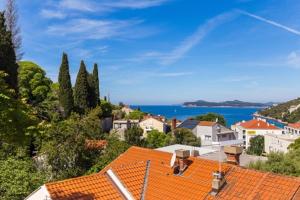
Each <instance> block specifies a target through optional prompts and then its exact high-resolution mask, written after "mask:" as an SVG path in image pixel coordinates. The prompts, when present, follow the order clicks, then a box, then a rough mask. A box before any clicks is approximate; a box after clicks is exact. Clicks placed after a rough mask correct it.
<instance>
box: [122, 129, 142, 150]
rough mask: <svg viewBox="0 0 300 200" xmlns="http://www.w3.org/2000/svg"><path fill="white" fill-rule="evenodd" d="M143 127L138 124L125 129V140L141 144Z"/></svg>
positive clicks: (132, 143)
mask: <svg viewBox="0 0 300 200" xmlns="http://www.w3.org/2000/svg"><path fill="white" fill-rule="evenodd" d="M143 132H144V131H143V129H141V128H140V127H138V126H132V127H131V128H129V129H127V130H126V131H125V141H126V142H127V143H128V144H130V145H137V146H142V144H143V139H142V136H143Z"/></svg>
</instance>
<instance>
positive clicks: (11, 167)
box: [0, 158, 46, 200]
mask: <svg viewBox="0 0 300 200" xmlns="http://www.w3.org/2000/svg"><path fill="white" fill-rule="evenodd" d="M0 169H1V170H0V200H7V199H9V200H20V199H24V198H25V197H26V196H28V195H29V194H30V193H31V192H32V191H34V190H35V189H36V188H38V187H39V186H41V185H42V184H43V183H44V182H45V181H46V179H45V176H44V175H43V174H42V173H41V172H38V171H37V169H36V168H35V167H34V164H33V162H32V160H31V159H30V158H27V159H15V158H8V159H6V160H0Z"/></svg>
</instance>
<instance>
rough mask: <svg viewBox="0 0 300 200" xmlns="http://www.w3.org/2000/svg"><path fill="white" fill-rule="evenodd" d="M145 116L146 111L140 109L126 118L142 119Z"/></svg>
mask: <svg viewBox="0 0 300 200" xmlns="http://www.w3.org/2000/svg"><path fill="white" fill-rule="evenodd" d="M144 116H145V113H143V112H142V111H140V110H134V111H132V112H130V113H129V114H128V115H127V116H126V118H127V119H142V118H143V117H144Z"/></svg>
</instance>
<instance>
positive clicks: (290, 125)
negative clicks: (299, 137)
mask: <svg viewBox="0 0 300 200" xmlns="http://www.w3.org/2000/svg"><path fill="white" fill-rule="evenodd" d="M288 126H289V127H292V128H295V129H300V122H297V123H294V124H288Z"/></svg>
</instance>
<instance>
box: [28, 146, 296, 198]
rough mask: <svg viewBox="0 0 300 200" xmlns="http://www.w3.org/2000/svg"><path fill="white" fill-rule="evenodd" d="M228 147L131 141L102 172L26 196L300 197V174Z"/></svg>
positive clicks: (73, 179) (237, 148) (47, 187)
mask: <svg viewBox="0 0 300 200" xmlns="http://www.w3.org/2000/svg"><path fill="white" fill-rule="evenodd" d="M224 150H225V151H226V154H227V156H228V157H227V163H219V162H218V161H211V160H206V159H203V158H199V157H194V156H191V155H190V152H189V151H188V150H182V149H178V150H176V151H175V153H173V154H172V153H167V152H162V151H157V150H153V149H145V148H140V147H131V148H129V149H128V150H127V151H126V152H125V153H123V154H122V155H120V156H119V157H118V158H116V159H115V160H114V161H113V162H111V163H110V164H109V165H108V166H106V167H105V168H104V169H103V170H101V171H100V172H98V173H96V174H92V175H87V176H81V177H78V178H72V179H67V180H62V181H57V182H51V183H46V184H44V185H42V186H41V187H40V188H38V189H37V190H36V191H35V192H33V193H32V194H31V195H29V196H28V197H27V198H26V200H44V199H48V200H76V199H78V200H91V199H94V200H114V199H120V200H121V199H126V200H135V199H146V200H147V199H149V200H152V199H153V200H156V199H164V200H176V199H178V200H183V199H191V200H193V199H197V200H217V199H220V200H221V199H222V200H245V199H247V200H269V199H272V200H299V199H300V179H299V178H293V177H288V176H283V175H276V174H273V173H269V172H261V171H256V170H252V169H246V168H242V167H239V166H238V165H234V164H233V163H235V164H238V161H239V155H240V153H241V152H242V148H241V147H226V148H224Z"/></svg>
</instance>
